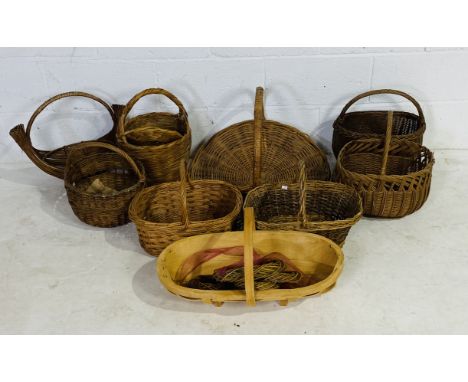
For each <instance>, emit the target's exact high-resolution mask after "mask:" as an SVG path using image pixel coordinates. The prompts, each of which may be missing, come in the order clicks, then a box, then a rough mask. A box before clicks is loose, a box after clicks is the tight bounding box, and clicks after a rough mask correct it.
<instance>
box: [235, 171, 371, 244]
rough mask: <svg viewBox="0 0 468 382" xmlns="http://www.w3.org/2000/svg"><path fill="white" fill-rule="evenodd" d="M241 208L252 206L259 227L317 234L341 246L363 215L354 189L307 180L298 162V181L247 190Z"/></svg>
mask: <svg viewBox="0 0 468 382" xmlns="http://www.w3.org/2000/svg"><path fill="white" fill-rule="evenodd" d="M244 207H253V208H254V211H255V216H256V224H257V228H258V229H260V230H290V231H303V232H311V233H316V234H318V235H322V236H325V237H326V238H328V239H330V240H333V241H334V242H335V243H337V244H338V245H340V246H342V245H343V244H344V242H345V239H346V236H347V235H348V232H349V230H350V229H351V227H352V226H353V225H354V224H356V223H357V222H358V221H359V219H360V218H361V215H362V202H361V198H360V197H359V195H358V193H357V192H356V191H355V190H354V188H352V187H350V186H347V185H345V184H340V183H334V182H326V181H320V180H317V181H310V182H308V181H307V177H306V172H305V166H304V164H302V165H301V172H300V179H299V183H295V184H290V185H287V186H285V185H283V186H274V185H269V184H268V185H263V186H259V187H256V188H254V189H253V190H251V191H249V193H248V194H247V198H246V200H245V203H244Z"/></svg>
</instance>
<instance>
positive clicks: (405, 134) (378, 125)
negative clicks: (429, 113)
mask: <svg viewBox="0 0 468 382" xmlns="http://www.w3.org/2000/svg"><path fill="white" fill-rule="evenodd" d="M377 94H395V95H399V96H401V97H404V98H406V99H407V100H409V101H410V102H411V103H412V104H413V105H414V106H415V107H416V109H417V111H418V114H419V115H415V114H413V113H408V112H404V111H394V112H393V125H392V134H393V136H394V138H404V139H406V140H409V141H412V142H416V143H419V144H422V140H423V134H424V131H425V130H426V121H425V119H424V113H423V111H422V108H421V105H419V103H418V102H417V101H416V100H415V99H414V98H413V97H411V96H410V95H409V94H407V93H404V92H402V91H399V90H392V89H382V90H371V91H368V92H365V93H362V94H359V95H358V96H356V97H354V98H353V99H352V100H351V101H349V102H348V103H347V104H346V105H345V107H344V108H343V110H342V111H341V113H340V115H339V116H338V118H337V119H336V121H335V122H334V123H333V128H334V130H333V142H332V146H333V153H334V154H335V157H338V154H339V152H340V150H341V149H342V148H343V146H344V145H345V144H346V143H348V142H350V141H353V140H356V139H367V138H385V134H386V128H387V111H354V112H350V113H347V111H348V109H349V108H350V107H351V106H352V105H353V104H354V103H356V102H357V101H359V100H360V99H363V98H365V97H369V96H372V95H377Z"/></svg>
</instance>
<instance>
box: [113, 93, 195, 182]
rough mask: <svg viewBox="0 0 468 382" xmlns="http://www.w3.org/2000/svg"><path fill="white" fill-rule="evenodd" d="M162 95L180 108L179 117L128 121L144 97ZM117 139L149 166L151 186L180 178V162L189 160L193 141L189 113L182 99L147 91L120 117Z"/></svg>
mask: <svg viewBox="0 0 468 382" xmlns="http://www.w3.org/2000/svg"><path fill="white" fill-rule="evenodd" d="M150 94H160V95H164V96H166V97H167V98H169V99H170V100H171V101H172V102H174V103H175V104H176V105H177V107H178V108H179V113H178V114H172V113H165V112H158V113H156V112H155V113H147V114H142V115H138V116H136V117H133V118H130V119H127V116H128V113H129V112H130V110H131V109H132V108H133V107H134V106H135V104H136V103H137V102H138V101H139V100H140V99H141V98H142V97H144V96H147V95H150ZM117 139H118V142H119V145H120V146H121V147H122V148H123V149H124V150H125V151H126V152H127V153H129V154H130V156H131V157H132V158H135V159H136V160H138V161H140V162H141V163H143V165H144V166H145V171H146V176H147V182H146V183H147V184H159V183H164V182H172V181H176V180H178V179H179V163H180V161H181V160H182V159H184V160H188V158H189V155H190V145H191V140H192V135H191V130H190V126H189V123H188V118H187V112H186V111H185V108H184V106H183V105H182V103H181V102H180V101H179V100H178V98H177V97H176V96H175V95H173V94H172V93H169V92H168V91H167V90H164V89H146V90H143V91H141V92H140V93H138V94H136V95H135V96H134V97H133V98H132V99H131V100H130V101H129V102H128V104H127V105H126V106H125V108H124V110H123V111H122V113H121V114H120V119H119V124H118V130H117Z"/></svg>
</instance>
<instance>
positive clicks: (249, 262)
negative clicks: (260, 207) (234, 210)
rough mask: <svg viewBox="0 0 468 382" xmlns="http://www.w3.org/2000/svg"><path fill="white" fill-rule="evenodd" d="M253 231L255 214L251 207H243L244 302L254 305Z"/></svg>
mask: <svg viewBox="0 0 468 382" xmlns="http://www.w3.org/2000/svg"><path fill="white" fill-rule="evenodd" d="M254 233H255V215H254V210H253V207H246V208H245V209H244V282H245V302H246V303H247V305H250V306H255V284H254V270H253V264H254V256H253V253H254V248H253V235H254Z"/></svg>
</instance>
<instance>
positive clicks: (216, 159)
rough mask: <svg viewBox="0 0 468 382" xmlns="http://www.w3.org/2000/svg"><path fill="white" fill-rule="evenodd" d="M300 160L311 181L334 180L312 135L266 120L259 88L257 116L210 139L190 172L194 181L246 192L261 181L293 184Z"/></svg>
mask: <svg viewBox="0 0 468 382" xmlns="http://www.w3.org/2000/svg"><path fill="white" fill-rule="evenodd" d="M300 160H304V161H305V163H306V167H307V176H308V178H309V179H322V180H327V179H329V177H330V169H329V167H328V163H327V159H326V156H325V154H324V153H323V152H322V151H321V150H320V149H319V147H318V146H317V145H316V144H315V143H314V142H313V141H312V140H311V139H310V137H309V136H308V135H307V134H304V133H302V132H301V131H299V130H298V129H296V128H294V127H291V126H288V125H285V124H282V123H279V122H276V121H270V120H266V119H265V115H264V110H263V89H262V88H261V87H258V88H257V90H256V96H255V110H254V119H253V120H249V121H244V122H240V123H237V124H235V125H232V126H229V127H227V128H225V129H224V130H222V131H220V132H218V133H217V134H215V135H214V136H213V137H211V139H210V140H209V141H208V142H206V144H204V145H203V146H202V147H200V149H199V150H198V151H197V153H196V154H195V157H194V159H193V161H192V165H191V169H190V174H191V177H192V178H193V179H218V180H224V181H226V182H229V183H232V184H234V185H235V186H237V187H238V188H239V189H240V190H241V191H242V192H247V191H249V190H251V189H252V188H254V187H257V186H259V185H261V184H266V183H269V184H279V183H288V182H294V181H295V180H296V179H297V178H298V175H299V174H298V173H299V167H298V163H299V161H300Z"/></svg>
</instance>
